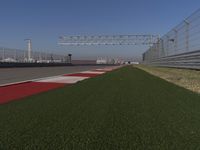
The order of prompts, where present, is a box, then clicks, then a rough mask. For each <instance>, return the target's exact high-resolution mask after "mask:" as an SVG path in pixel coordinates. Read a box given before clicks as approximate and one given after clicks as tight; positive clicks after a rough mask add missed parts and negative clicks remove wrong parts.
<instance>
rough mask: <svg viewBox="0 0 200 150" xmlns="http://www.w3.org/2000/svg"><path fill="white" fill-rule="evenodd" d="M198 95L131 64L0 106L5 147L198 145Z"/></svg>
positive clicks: (144, 149)
mask: <svg viewBox="0 0 200 150" xmlns="http://www.w3.org/2000/svg"><path fill="white" fill-rule="evenodd" d="M199 141H200V96H199V95H198V94H195V93H192V92H190V91H188V90H185V89H184V88H181V87H178V86H176V85H173V84H171V83H168V82H166V81H164V80H162V79H160V78H158V77H155V76H152V75H150V74H148V73H146V72H144V71H142V70H139V69H137V68H133V67H132V66H129V67H124V68H121V69H118V70H116V71H114V72H111V73H107V74H104V75H102V76H100V77H97V78H92V79H88V80H85V81H82V82H80V83H78V84H75V85H73V86H70V87H64V88H61V89H58V90H54V91H50V92H46V93H42V94H40V95H36V96H32V97H29V98H26V99H23V100H21V101H16V102H12V103H9V104H6V105H1V106H0V149H2V150H14V149H17V150H23V149H28V150H29V149H30V150H35V149H37V150H38V149H41V150H50V149H52V150H56V149H58V150H64V149H66V150H68V149H77V150H82V149H85V150H98V149H101V150H104V149H108V150H112V149H113V150H118V149H120V150H129V149H130V150H134V149H138V150H149V149H151V150H156V149H158V150H168V149H169V150H172V149H174V150H184V149H187V150H188V149H191V150H194V149H200V142H199Z"/></svg>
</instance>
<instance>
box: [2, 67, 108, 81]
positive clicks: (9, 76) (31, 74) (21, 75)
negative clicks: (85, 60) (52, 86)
mask: <svg viewBox="0 0 200 150" xmlns="http://www.w3.org/2000/svg"><path fill="white" fill-rule="evenodd" d="M103 67H105V66H65V67H30V68H0V85H1V84H8V83H12V82H20V81H24V80H32V79H37V78H44V77H49V76H56V75H61V74H67V73H75V72H80V71H86V70H92V69H96V68H103Z"/></svg>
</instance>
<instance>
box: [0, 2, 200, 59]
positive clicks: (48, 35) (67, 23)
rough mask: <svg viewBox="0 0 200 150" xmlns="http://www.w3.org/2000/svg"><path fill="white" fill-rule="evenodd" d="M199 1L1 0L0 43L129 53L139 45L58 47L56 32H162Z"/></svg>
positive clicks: (83, 53)
mask: <svg viewBox="0 0 200 150" xmlns="http://www.w3.org/2000/svg"><path fill="white" fill-rule="evenodd" d="M199 6H200V1H199V0H0V46H3V47H9V48H19V49H25V48H26V43H25V42H24V39H25V38H31V39H32V42H33V49H34V50H39V51H49V52H54V53H72V54H73V56H74V57H75V58H85V59H86V58H87V59H88V58H90V59H92V58H96V57H97V56H114V57H125V58H128V57H129V58H133V57H135V56H140V55H141V53H143V52H144V51H145V49H146V47H141V46H137V47H136V46H98V47H97V46H92V47H61V46H58V45H57V41H58V37H59V36H60V35H98V34H101V35H102V34H104V35H105V34H109V35H112V34H160V35H163V34H165V33H166V32H168V31H169V30H170V29H171V28H172V27H174V26H175V25H177V24H178V23H180V22H181V21H182V20H183V19H184V18H186V17H187V16H189V15H190V14H191V13H193V12H194V11H195V10H196V9H198V8H199Z"/></svg>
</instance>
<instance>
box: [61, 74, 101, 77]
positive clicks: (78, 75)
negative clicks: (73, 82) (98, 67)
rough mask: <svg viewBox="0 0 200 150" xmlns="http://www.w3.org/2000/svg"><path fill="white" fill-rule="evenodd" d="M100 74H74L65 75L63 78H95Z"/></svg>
mask: <svg viewBox="0 0 200 150" xmlns="http://www.w3.org/2000/svg"><path fill="white" fill-rule="evenodd" d="M98 75H100V74H94V73H74V74H66V75H64V76H77V77H96V76H98Z"/></svg>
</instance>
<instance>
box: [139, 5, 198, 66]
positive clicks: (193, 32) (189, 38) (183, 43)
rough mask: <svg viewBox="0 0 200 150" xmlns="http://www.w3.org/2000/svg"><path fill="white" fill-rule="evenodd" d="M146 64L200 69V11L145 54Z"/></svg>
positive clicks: (162, 38)
mask: <svg viewBox="0 0 200 150" xmlns="http://www.w3.org/2000/svg"><path fill="white" fill-rule="evenodd" d="M143 60H144V62H145V63H146V64H154V65H162V66H172V67H173V66H174V67H187V68H200V9H199V10H197V11H196V12H194V13H193V14H192V15H191V16H189V17H188V18H186V19H185V20H184V21H182V22H181V23H180V24H179V25H177V26H176V27H175V28H173V29H172V30H171V31H169V32H168V33H167V34H165V35H164V36H163V37H161V38H160V39H159V40H158V41H157V43H155V44H153V46H151V47H150V49H149V50H148V51H147V52H145V53H144V54H143Z"/></svg>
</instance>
